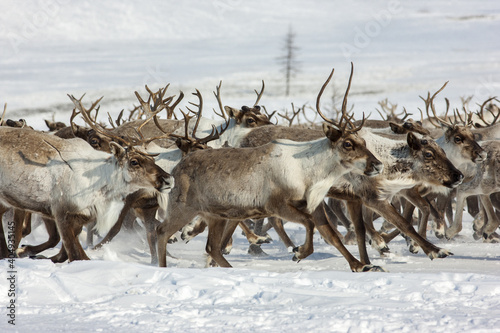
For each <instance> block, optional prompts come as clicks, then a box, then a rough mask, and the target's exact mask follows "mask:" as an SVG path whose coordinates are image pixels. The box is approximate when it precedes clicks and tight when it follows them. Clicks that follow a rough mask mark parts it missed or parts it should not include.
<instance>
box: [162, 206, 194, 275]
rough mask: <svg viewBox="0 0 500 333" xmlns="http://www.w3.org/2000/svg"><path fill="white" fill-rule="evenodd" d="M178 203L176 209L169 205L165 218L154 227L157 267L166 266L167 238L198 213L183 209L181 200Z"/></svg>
mask: <svg viewBox="0 0 500 333" xmlns="http://www.w3.org/2000/svg"><path fill="white" fill-rule="evenodd" d="M178 204H179V205H178V206H177V207H176V209H170V206H169V209H167V218H166V219H165V221H163V222H162V223H161V224H160V225H159V226H158V227H156V234H157V237H158V241H157V246H158V266H159V267H167V243H168V240H169V238H170V237H171V236H172V235H173V234H175V233H176V232H177V231H178V230H179V229H181V228H182V227H184V226H185V225H186V224H188V223H189V222H191V221H192V220H193V219H194V218H195V217H196V216H197V215H198V214H197V213H196V212H192V211H190V210H187V209H185V205H184V204H183V203H182V202H178Z"/></svg>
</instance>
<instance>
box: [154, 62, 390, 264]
mask: <svg viewBox="0 0 500 333" xmlns="http://www.w3.org/2000/svg"><path fill="white" fill-rule="evenodd" d="M332 75H333V71H332V74H331V75H330V78H331V76H332ZM351 78H352V76H351ZM346 95H347V93H346ZM347 120H348V119H347V116H345V115H344V118H343V119H342V121H341V123H340V124H335V123H334V122H332V121H330V124H329V125H326V124H325V125H324V136H325V137H324V138H323V139H318V140H313V141H306V142H294V141H288V140H278V141H273V142H270V143H268V144H265V145H262V146H259V147H254V148H223V149H216V150H202V151H196V152H193V153H191V154H190V155H188V156H186V158H184V159H183V160H182V161H181V162H180V163H179V164H178V165H177V166H176V167H175V168H174V170H173V171H172V174H173V175H174V177H175V178H176V186H175V187H174V189H173V191H172V192H171V193H170V195H169V201H168V203H169V207H168V209H167V218H166V219H165V221H164V222H163V223H162V224H161V225H160V226H159V227H158V229H157V231H158V254H159V263H160V266H162V267H164V266H166V256H165V253H166V252H165V251H166V245H167V239H168V238H169V237H170V236H171V235H172V234H173V233H174V232H176V231H177V230H178V229H179V228H181V227H183V226H184V225H186V224H187V223H188V222H190V221H191V220H192V219H193V218H195V217H196V216H198V215H199V216H201V217H202V218H204V219H205V220H206V221H207V222H208V226H209V235H208V241H207V247H206V250H207V252H208V253H209V255H210V256H211V257H212V258H213V259H214V260H215V261H216V262H217V264H219V265H220V266H223V267H230V264H229V263H228V262H227V260H226V259H225V258H224V257H223V256H222V252H221V236H222V231H223V230H224V229H225V226H226V222H228V221H229V222H231V221H234V222H239V221H241V220H244V219H247V218H252V219H256V218H264V217H269V216H277V217H281V218H284V219H286V220H288V221H292V222H298V223H301V224H303V225H304V226H305V227H306V242H305V243H304V245H302V246H299V247H298V248H297V249H295V256H294V258H296V259H297V260H300V259H303V258H305V257H307V256H308V255H310V254H311V253H312V252H313V244H312V234H313V228H314V226H315V218H314V217H313V215H314V214H315V212H316V211H317V208H318V206H319V205H320V203H321V202H322V201H323V198H324V196H325V194H326V192H327V191H328V189H329V188H330V186H331V184H333V183H334V182H335V181H336V180H337V179H338V178H339V177H341V176H342V175H343V174H345V173H346V172H350V171H354V170H358V171H357V172H362V173H364V174H366V175H368V176H374V175H376V174H378V173H379V172H380V170H381V163H380V162H379V161H378V160H377V159H376V158H374V157H373V155H372V154H371V152H370V151H369V150H367V149H366V147H365V142H364V140H362V139H360V138H359V137H358V135H357V131H359V129H360V127H358V128H354V127H348V126H349V123H348V121H347ZM220 179H224V185H223V186H222V185H221V184H220ZM234 222H232V223H234ZM316 227H317V228H320V229H321V228H323V226H322V225H316ZM330 241H332V242H334V243H335V245H336V246H338V248H339V249H340V250H341V252H342V254H343V255H344V256H345V257H346V259H347V260H348V262H349V264H350V266H351V269H352V270H353V271H362V270H369V269H372V268H373V267H371V266H370V267H368V266H365V265H363V264H362V263H360V262H359V261H358V260H356V259H355V258H354V257H353V256H352V255H351V254H350V253H349V252H348V251H347V250H346V249H345V247H343V245H342V243H341V242H340V239H338V236H336V235H335V234H334V235H332V238H331V239H330Z"/></svg>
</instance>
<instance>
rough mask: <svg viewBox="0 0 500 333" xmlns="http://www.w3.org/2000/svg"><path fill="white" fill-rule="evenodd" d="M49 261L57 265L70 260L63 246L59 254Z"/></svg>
mask: <svg viewBox="0 0 500 333" xmlns="http://www.w3.org/2000/svg"><path fill="white" fill-rule="evenodd" d="M49 259H50V260H51V261H52V262H53V263H55V264H57V263H62V262H65V261H66V260H68V253H67V252H66V249H65V248H64V246H61V249H60V250H59V252H58V253H57V254H56V255H54V256H52V257H50V258H49Z"/></svg>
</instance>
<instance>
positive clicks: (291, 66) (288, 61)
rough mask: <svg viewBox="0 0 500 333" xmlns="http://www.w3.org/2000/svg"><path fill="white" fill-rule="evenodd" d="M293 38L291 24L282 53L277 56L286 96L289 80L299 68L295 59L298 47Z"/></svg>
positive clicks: (288, 90) (294, 35)
mask: <svg viewBox="0 0 500 333" xmlns="http://www.w3.org/2000/svg"><path fill="white" fill-rule="evenodd" d="M295 38H296V34H295V32H294V31H293V29H292V26H289V27H288V32H287V34H286V37H285V44H284V47H283V53H284V54H283V55H282V56H280V57H278V62H279V64H280V65H281V66H282V71H283V72H284V74H285V84H286V91H285V94H286V96H288V95H289V94H290V81H291V79H292V77H294V76H295V74H296V73H297V72H298V70H299V63H298V61H297V51H298V50H299V48H298V47H297V46H296V45H295Z"/></svg>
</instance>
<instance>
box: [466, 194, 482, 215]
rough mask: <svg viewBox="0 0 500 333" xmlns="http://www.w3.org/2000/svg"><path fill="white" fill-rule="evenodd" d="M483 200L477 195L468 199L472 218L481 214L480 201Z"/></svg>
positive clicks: (468, 209) (468, 207)
mask: <svg viewBox="0 0 500 333" xmlns="http://www.w3.org/2000/svg"><path fill="white" fill-rule="evenodd" d="M480 199H481V198H478V196H477V195H471V196H470V197H467V199H466V201H467V212H468V213H469V214H470V215H471V216H472V217H475V216H476V215H477V214H478V213H479V200H480Z"/></svg>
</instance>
